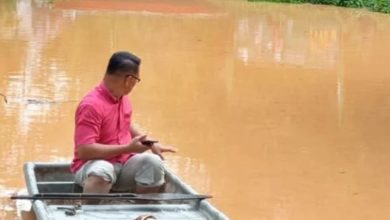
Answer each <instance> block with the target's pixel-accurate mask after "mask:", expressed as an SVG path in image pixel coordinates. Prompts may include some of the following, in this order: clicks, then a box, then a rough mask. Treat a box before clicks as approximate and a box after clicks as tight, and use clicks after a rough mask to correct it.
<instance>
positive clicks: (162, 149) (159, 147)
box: [150, 143, 176, 160]
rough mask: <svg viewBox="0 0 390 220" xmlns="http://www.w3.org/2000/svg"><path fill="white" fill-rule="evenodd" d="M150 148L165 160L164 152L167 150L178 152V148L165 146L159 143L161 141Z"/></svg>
mask: <svg viewBox="0 0 390 220" xmlns="http://www.w3.org/2000/svg"><path fill="white" fill-rule="evenodd" d="M150 150H151V151H152V152H153V153H154V154H157V155H158V156H159V157H160V158H161V160H164V156H163V155H162V154H163V153H165V152H169V153H176V150H175V149H173V148H172V147H165V146H162V145H161V144H159V143H155V144H153V145H152V146H151V147H150Z"/></svg>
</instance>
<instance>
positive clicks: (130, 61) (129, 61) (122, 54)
mask: <svg viewBox="0 0 390 220" xmlns="http://www.w3.org/2000/svg"><path fill="white" fill-rule="evenodd" d="M140 64H141V59H140V58H139V57H137V56H136V55H134V54H132V53H129V52H126V51H118V52H116V53H114V54H113V55H112V56H111V58H110V61H109V62H108V65H107V70H106V74H108V75H115V74H124V73H135V74H138V71H139V65H140Z"/></svg>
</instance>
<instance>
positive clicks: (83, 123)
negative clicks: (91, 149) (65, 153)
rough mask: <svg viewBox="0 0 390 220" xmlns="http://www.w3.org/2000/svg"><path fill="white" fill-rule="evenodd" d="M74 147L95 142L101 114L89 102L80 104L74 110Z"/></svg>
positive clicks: (98, 133)
mask: <svg viewBox="0 0 390 220" xmlns="http://www.w3.org/2000/svg"><path fill="white" fill-rule="evenodd" d="M75 122H76V125H75V147H78V146H80V145H83V144H94V143H97V141H98V140H99V136H100V128H101V125H102V116H101V114H99V113H98V112H97V111H96V109H95V108H94V107H93V106H92V105H89V104H84V105H80V106H79V107H78V108H77V111H76V121H75Z"/></svg>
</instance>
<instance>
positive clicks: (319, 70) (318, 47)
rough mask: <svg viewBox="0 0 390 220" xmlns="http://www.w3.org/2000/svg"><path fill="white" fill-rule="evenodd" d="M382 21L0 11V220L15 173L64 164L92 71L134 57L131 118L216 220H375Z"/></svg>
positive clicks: (381, 144)
mask: <svg viewBox="0 0 390 220" xmlns="http://www.w3.org/2000/svg"><path fill="white" fill-rule="evenodd" d="M389 42H390V16H389V15H383V14H377V13H371V12H367V11H364V10H355V9H342V8H335V7H328V6H313V5H287V4H269V3H257V4H256V3H248V2H245V1H218V0H210V1H206V0H202V1H184V2H183V1H178V0H160V1H155V0H148V1H127V0H114V1H110V2H108V1H102V0H85V1H81V0H80V1H54V3H47V1H40V0H35V1H33V0H5V1H1V2H0V93H2V94H4V95H6V96H7V99H8V100H7V101H8V102H7V103H5V102H3V100H2V98H3V97H0V99H1V100H0V149H1V151H0V161H2V162H1V163H0V195H1V199H0V209H1V211H0V219H15V218H17V216H18V214H17V213H16V211H15V209H16V205H15V203H14V202H12V201H9V200H8V199H7V197H8V196H9V195H10V194H11V193H13V192H16V191H20V190H22V189H23V188H24V187H25V183H24V179H23V173H22V165H23V163H24V162H26V161H68V160H70V159H71V157H72V151H73V141H72V138H73V117H74V110H75V107H76V105H77V102H78V101H79V100H80V98H81V97H82V96H83V95H84V94H85V93H86V92H87V91H88V90H90V89H91V88H93V87H94V86H95V85H96V84H98V83H99V81H100V80H101V78H102V74H103V73H104V69H105V66H106V62H107V59H108V58H109V56H110V55H111V53H112V52H114V51H117V50H130V51H133V52H134V53H136V54H138V55H139V56H140V57H142V59H143V64H142V73H141V76H142V82H141V83H140V84H138V85H137V88H136V89H135V90H134V91H133V93H132V95H131V98H132V100H133V102H134V107H135V112H134V120H135V122H137V123H138V124H140V125H141V126H142V127H143V128H144V129H145V130H147V131H149V134H150V135H151V136H154V137H156V138H158V139H160V141H162V142H164V143H167V144H170V145H172V146H174V147H176V148H178V149H179V153H177V154H176V155H169V156H167V164H168V165H169V166H170V167H171V168H172V169H173V170H174V171H175V172H176V173H177V174H178V175H179V176H181V177H182V178H183V179H184V180H185V181H186V182H187V183H189V184H190V185H191V186H193V187H194V188H195V189H196V190H197V191H199V192H201V193H208V194H212V195H213V196H214V198H213V199H212V200H211V202H212V203H213V204H214V205H215V206H216V207H217V208H219V209H220V210H221V211H223V212H224V213H226V215H228V216H229V217H230V218H231V219H245V220H249V219H253V220H262V219H264V220H270V219H272V220H312V219H317V220H328V219H343V220H346V219H350V220H360V219H361V220H363V219H390V209H388V207H389V206H390V190H389V189H390V172H389V170H390V147H389V139H390V136H389V131H390V63H389V57H390V43H389Z"/></svg>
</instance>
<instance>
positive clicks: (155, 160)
mask: <svg viewBox="0 0 390 220" xmlns="http://www.w3.org/2000/svg"><path fill="white" fill-rule="evenodd" d="M139 157H140V158H139V161H140V163H142V164H148V165H152V166H155V167H161V168H162V167H163V162H162V160H161V158H160V157H159V156H157V155H156V154H146V153H143V154H140V155H139Z"/></svg>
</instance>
